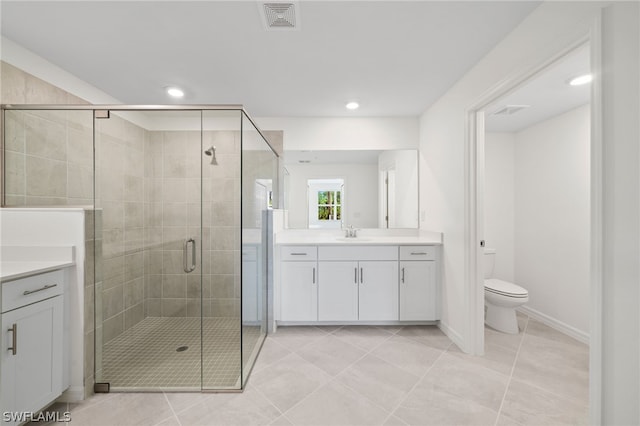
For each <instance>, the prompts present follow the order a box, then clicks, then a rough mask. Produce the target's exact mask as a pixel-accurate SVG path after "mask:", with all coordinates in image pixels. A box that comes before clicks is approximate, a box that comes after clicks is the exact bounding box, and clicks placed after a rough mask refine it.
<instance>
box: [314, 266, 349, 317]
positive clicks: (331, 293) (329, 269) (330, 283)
mask: <svg viewBox="0 0 640 426" xmlns="http://www.w3.org/2000/svg"><path fill="white" fill-rule="evenodd" d="M318 268H319V273H320V275H319V276H320V283H319V287H318V319H319V320H320V321H356V320H357V319H358V262H333V261H328V262H319V263H318Z"/></svg>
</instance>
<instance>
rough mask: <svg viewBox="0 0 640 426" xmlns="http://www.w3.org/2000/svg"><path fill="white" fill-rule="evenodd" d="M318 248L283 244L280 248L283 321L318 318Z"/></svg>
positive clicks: (281, 314)
mask: <svg viewBox="0 0 640 426" xmlns="http://www.w3.org/2000/svg"><path fill="white" fill-rule="evenodd" d="M317 253H318V249H317V247H315V246H282V247H281V249H280V260H281V271H280V274H281V282H280V320H282V321H317V320H318V289H317V284H318V263H317Z"/></svg>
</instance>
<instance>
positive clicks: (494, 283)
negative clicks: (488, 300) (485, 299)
mask: <svg viewBox="0 0 640 426" xmlns="http://www.w3.org/2000/svg"><path fill="white" fill-rule="evenodd" d="M484 289H485V290H487V291H490V292H492V293H496V294H502V295H504V296H509V297H528V296H529V292H528V291H527V290H525V289H524V288H522V287H520V286H519V285H516V284H514V283H510V282H508V281H502V280H497V279H495V278H490V279H488V280H484Z"/></svg>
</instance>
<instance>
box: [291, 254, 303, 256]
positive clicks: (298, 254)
mask: <svg viewBox="0 0 640 426" xmlns="http://www.w3.org/2000/svg"><path fill="white" fill-rule="evenodd" d="M306 255H307V253H291V256H306Z"/></svg>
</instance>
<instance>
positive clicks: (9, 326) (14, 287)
mask: <svg viewBox="0 0 640 426" xmlns="http://www.w3.org/2000/svg"><path fill="white" fill-rule="evenodd" d="M64 278H65V275H64V272H63V271H62V270H57V271H52V272H47V273H43V274H39V275H34V276H30V277H26V278H22V279H17V280H14V281H9V282H4V283H3V284H2V336H3V338H2V355H1V356H2V359H1V365H2V371H1V376H0V377H1V390H2V392H1V396H0V411H1V412H3V413H4V412H12V413H19V412H37V411H38V410H40V409H42V408H44V407H45V406H46V405H48V404H49V403H51V402H52V401H53V400H55V399H56V398H57V397H58V396H60V394H61V393H62V391H63V389H62V388H63V377H62V376H63V370H64V368H63V301H62V293H63V289H64V286H65V282H64ZM6 424H17V422H8V423H6Z"/></svg>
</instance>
